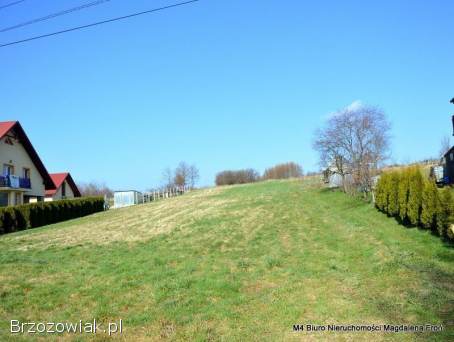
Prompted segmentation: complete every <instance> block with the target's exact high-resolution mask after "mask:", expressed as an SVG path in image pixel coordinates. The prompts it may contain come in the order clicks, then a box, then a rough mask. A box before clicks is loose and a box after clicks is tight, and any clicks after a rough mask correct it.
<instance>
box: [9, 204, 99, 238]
mask: <svg viewBox="0 0 454 342" xmlns="http://www.w3.org/2000/svg"><path fill="white" fill-rule="evenodd" d="M103 210H104V198H103V197H85V198H78V199H73V200H61V201H53V202H38V203H30V204H24V205H18V206H14V207H6V208H0V234H5V233H12V232H16V231H19V230H24V229H29V228H36V227H41V226H45V225H47V224H52V223H57V222H61V221H66V220H70V219H73V218H77V217H82V216H86V215H90V214H93V213H96V212H99V211H103Z"/></svg>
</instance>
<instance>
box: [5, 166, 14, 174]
mask: <svg viewBox="0 0 454 342" xmlns="http://www.w3.org/2000/svg"><path fill="white" fill-rule="evenodd" d="M3 175H4V176H9V175H14V166H13V165H9V164H3Z"/></svg>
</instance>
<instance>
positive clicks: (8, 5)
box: [0, 0, 25, 10]
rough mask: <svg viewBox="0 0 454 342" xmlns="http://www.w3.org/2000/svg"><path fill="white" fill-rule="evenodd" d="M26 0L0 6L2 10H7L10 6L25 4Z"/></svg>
mask: <svg viewBox="0 0 454 342" xmlns="http://www.w3.org/2000/svg"><path fill="white" fill-rule="evenodd" d="M24 1H25V0H19V1H14V2H11V3H9V4H6V5H3V6H0V10H2V9H4V8H6V7H10V6H14V5H19V4H20V3H21V2H24Z"/></svg>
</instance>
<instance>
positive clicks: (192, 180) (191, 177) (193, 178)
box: [188, 164, 200, 189]
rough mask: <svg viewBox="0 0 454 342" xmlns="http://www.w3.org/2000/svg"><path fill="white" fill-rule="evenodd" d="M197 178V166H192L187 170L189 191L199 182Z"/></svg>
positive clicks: (198, 176)
mask: <svg viewBox="0 0 454 342" xmlns="http://www.w3.org/2000/svg"><path fill="white" fill-rule="evenodd" d="M199 178H200V175H199V169H198V168H197V166H195V165H194V164H192V165H191V166H189V169H188V182H189V186H190V187H191V189H194V187H195V185H196V184H197V182H198V181H199Z"/></svg>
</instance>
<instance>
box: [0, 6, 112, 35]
mask: <svg viewBox="0 0 454 342" xmlns="http://www.w3.org/2000/svg"><path fill="white" fill-rule="evenodd" d="M22 1H25V0H22ZM108 1H110V0H97V1H92V2H89V3H86V4H84V5H80V6H77V7H73V8H70V9H67V10H64V11H60V12H56V13H52V14H49V15H46V16H44V17H41V18H36V19H32V20H29V21H26V22H23V23H20V24H17V25H13V26H9V27H5V28H3V29H1V30H0V33H1V32H6V31H11V30H14V29H18V28H20V27H23V26H27V25H31V24H36V23H39V22H41V21H45V20H49V19H53V18H56V17H59V16H61V15H65V14H69V13H72V12H75V11H80V10H82V9H85V8H89V7H92V6H97V5H101V4H103V3H105V2H108Z"/></svg>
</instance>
